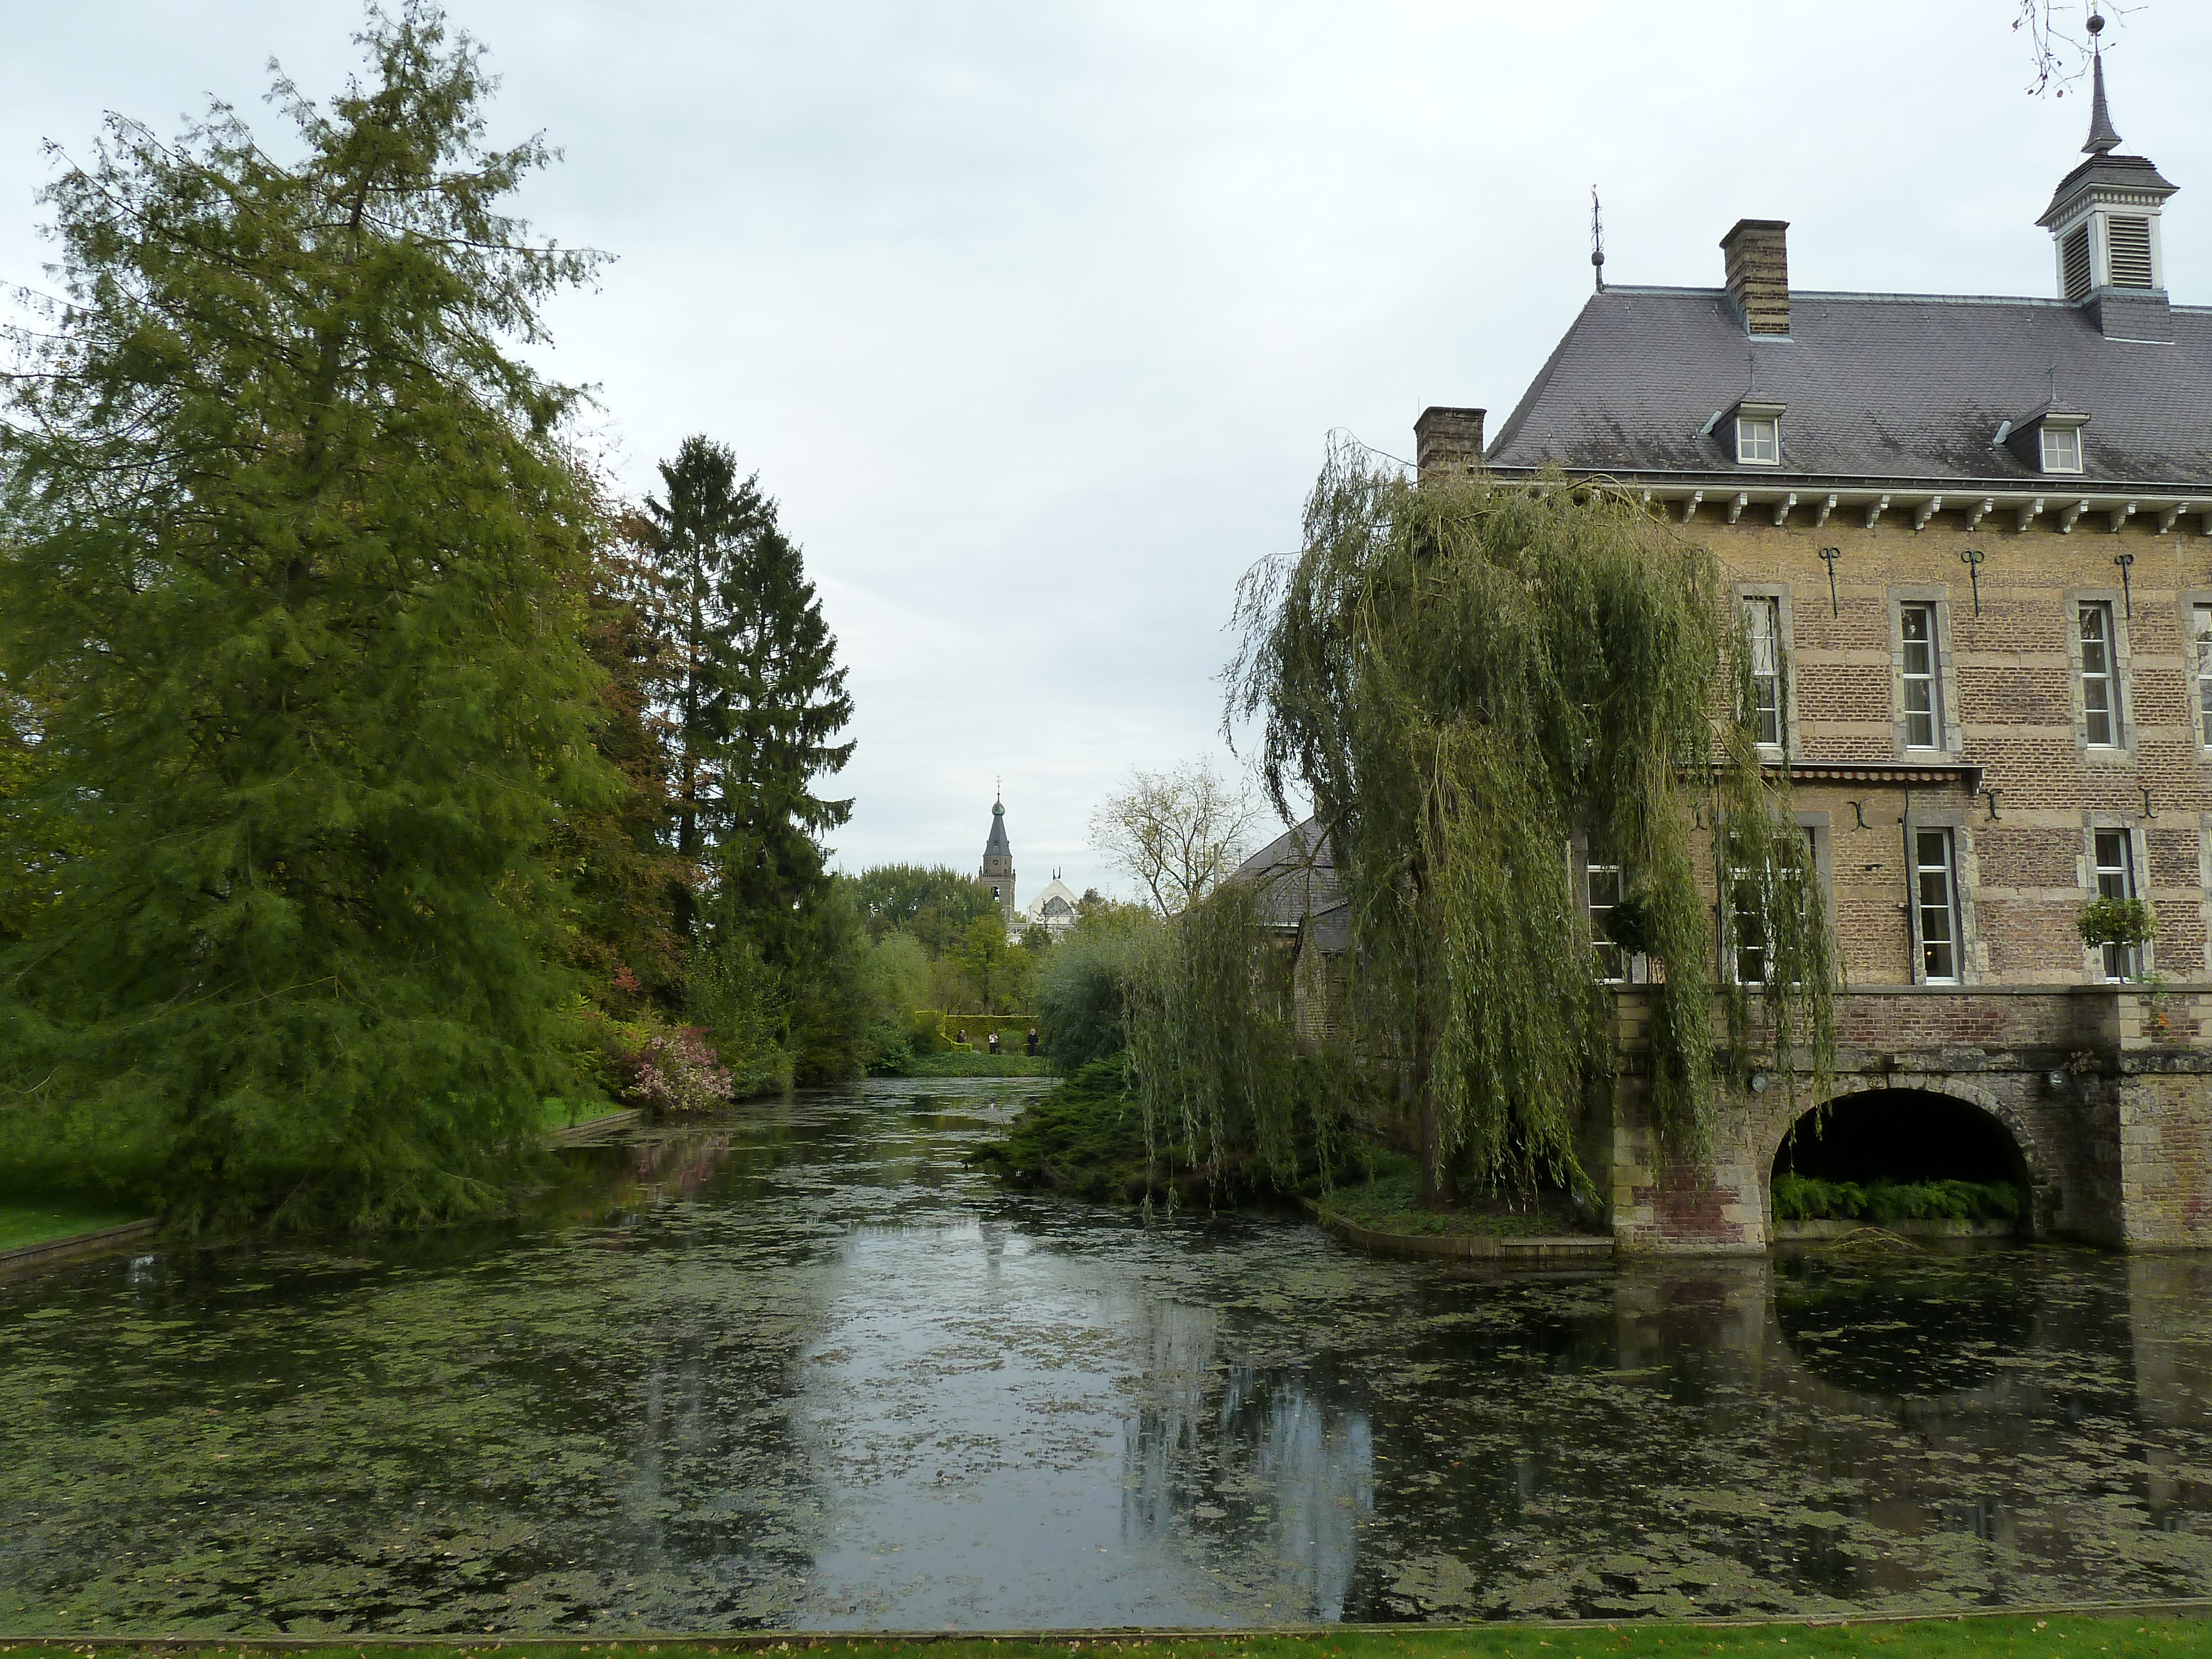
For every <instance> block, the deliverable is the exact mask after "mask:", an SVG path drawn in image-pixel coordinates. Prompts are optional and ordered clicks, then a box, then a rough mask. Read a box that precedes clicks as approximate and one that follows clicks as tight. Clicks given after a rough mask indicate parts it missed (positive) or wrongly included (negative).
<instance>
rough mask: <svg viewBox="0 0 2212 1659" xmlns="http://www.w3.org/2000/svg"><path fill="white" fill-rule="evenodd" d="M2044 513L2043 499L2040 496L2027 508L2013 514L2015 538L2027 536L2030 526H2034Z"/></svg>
mask: <svg viewBox="0 0 2212 1659" xmlns="http://www.w3.org/2000/svg"><path fill="white" fill-rule="evenodd" d="M2042 513H2043V497H2042V496H2040V495H2038V496H2037V497H2036V498H2035V499H2034V500H2033V501H2030V502H2029V503H2028V504H2027V506H2026V507H2021V509H2020V511H2019V512H2017V513H2014V514H2013V524H2012V529H2013V534H2015V536H2025V535H2026V534H2027V527H2028V526H2030V525H2032V524H2033V523H2034V522H2035V521H2036V520H2037V519H2038V518H2039V517H2041V516H2042Z"/></svg>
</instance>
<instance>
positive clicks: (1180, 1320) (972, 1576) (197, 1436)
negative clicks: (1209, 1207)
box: [0, 1083, 2212, 1634]
mask: <svg viewBox="0 0 2212 1659" xmlns="http://www.w3.org/2000/svg"><path fill="white" fill-rule="evenodd" d="M1032 1086H1033V1085H1025V1084H1011V1085H1010V1084H993V1083H954V1084H948V1083H932V1084H927V1085H921V1084H870V1085H866V1086H864V1087H860V1088H857V1089H854V1090H851V1091H840V1092H836V1093H833V1094H826V1095H821V1096H814V1097H802V1098H800V1099H799V1100H797V1101H795V1102H793V1103H788V1104H784V1105H776V1106H770V1107H765V1108H759V1109H749V1110H747V1111H746V1112H745V1113H744V1114H743V1115H740V1116H738V1117H736V1118H733V1119H732V1121H729V1122H727V1123H726V1124H721V1125H717V1126H714V1127H711V1128H706V1129H694V1130H688V1131H685V1132H683V1133H671V1134H666V1135H660V1136H654V1137H650V1138H647V1139H644V1140H641V1141H639V1142H637V1143H635V1144H627V1145H609V1146H603V1147H593V1148H582V1149H578V1150H576V1151H574V1152H572V1153H571V1154H569V1156H570V1157H572V1158H574V1160H575V1163H576V1164H577V1175H576V1180H575V1182H574V1185H573V1187H572V1188H568V1189H566V1190H564V1191H562V1192H561V1193H559V1194H553V1195H550V1197H549V1199H548V1200H547V1202H546V1203H545V1205H544V1206H543V1210H544V1212H543V1213H542V1214H540V1215H538V1217H536V1218H533V1219H532V1220H530V1221H528V1222H526V1223H523V1224H520V1225H512V1226H504V1227H500V1228H496V1229H480V1230H474V1231H465V1232H454V1233H446V1234H441V1235H437V1236H435V1237H428V1238H416V1239H411V1240H406V1241H399V1242H391V1243H376V1244H364V1243H360V1242H358V1241H349V1242H346V1243H341V1244H337V1245H330V1246H304V1245H300V1244H296V1243H295V1244H289V1245H279V1246H262V1247H257V1248H254V1249H233V1250H228V1251H221V1252H210V1253H190V1252H175V1251H164V1252H161V1253H157V1254H155V1255H147V1256H142V1257H140V1258H137V1259H136V1260H118V1261H103V1262H99V1263H94V1264H91V1265H87V1266H82V1267H76V1268H72V1269H66V1270H60V1271H57V1272H54V1273H49V1274H47V1275H46V1276H44V1277H41V1278H40V1279H34V1280H16V1281H12V1282H0V1632H9V1633H15V1634H27V1633H35V1632H101V1631H116V1630H129V1631H132V1632H149V1633H187V1632H239V1633H267V1632H280V1631H281V1632H294V1633H298V1634H314V1633H324V1632H356V1631H368V1630H380V1631H387V1632H534V1631H547V1632H551V1631H592V1632H617V1631H643V1630H655V1631H677V1630H731V1629H744V1628H758V1627H782V1626H790V1627H798V1628H805V1629H848V1628H869V1627H874V1628H898V1629H915V1628H928V1627H945V1626H956V1627H960V1628H968V1629H1007V1628H1018V1627H1034V1626H1076V1625H1205V1624H1226V1623H1234V1624H1266V1623H1277V1622H1279V1623H1304V1622H1308V1621H1312V1620H1338V1619H1350V1620H1398V1619H1402V1620H1425V1619H1464V1618H1468V1617H1508V1616H1516V1615H1581V1616H1602V1617H1606V1618H1618V1617H1622V1616H1630V1615H1636V1614H1691V1613H1763V1612H1773V1613H1783V1612H1820V1611H1837V1610H1842V1609H1846V1608H1857V1609H1875V1608H1884V1609H1897V1608H1905V1607H1971V1606H1996V1605H2002V1604H2005V1603H2008V1602H2023V1601H2057V1600H2063V1599H2069V1598H2092V1597H2093V1598H2113V1597H2171V1596H2185V1595H2205V1594H2208V1593H2212V1540H2208V1538H2207V1537H2206V1532H2207V1530H2208V1529H2212V1518H2208V1513H2207V1510H2208V1504H2209V1503H2212V1488H2208V1486H2207V1484H2206V1482H2207V1471H2208V1470H2212V1442H2209V1441H2208V1421H2212V1419H2208V1411H2207V1399H2208V1394H2207V1389H2208V1382H2212V1313H2208V1311H2207V1309H2208V1293H2212V1266H2208V1265H2207V1264H2204V1263H2202V1262H2200V1261H2198V1260H2197V1259H2196V1258H2193V1257H2142V1258H2136V1259H2127V1258H2123V1257H2118V1256H2112V1255H2097V1254H2093V1253H2088V1252H2083V1251H2074V1250H2067V1249H2003V1250H1995V1251H1988V1250H1985V1251H1980V1252H1977V1253H1974V1254H1971V1255H1936V1254H1930V1253H1924V1252H1911V1251H1900V1252H1897V1253H1894V1254H1892V1255H1879V1256H1876V1257H1875V1258H1873V1259H1871V1260H1869V1259H1867V1258H1864V1257H1860V1256H1852V1257H1834V1256H1827V1257H1820V1256H1810V1257H1805V1258H1799V1259H1793V1260H1784V1261H1779V1262H1777V1263H1769V1262H1766V1261H1699V1262H1682V1263H1674V1264H1670V1265H1668V1264H1662V1265H1649V1266H1638V1267H1621V1268H1610V1267H1608V1268H1602V1269H1594V1270H1578V1271H1571V1272H1558V1271H1554V1272H1548V1273H1504V1274H1499V1273H1484V1272H1481V1271H1480V1270H1477V1269H1474V1268H1471V1267H1453V1266H1449V1265H1442V1264H1436V1263H1427V1262H1399V1261H1378V1260H1374V1259H1370V1258H1368V1257H1365V1256H1362V1255H1358V1254H1357V1253H1355V1252H1352V1251H1351V1250H1349V1249H1346V1248H1344V1247H1342V1246H1340V1245H1339V1244H1337V1243H1335V1242H1334V1241H1333V1240H1331V1239H1329V1238H1328V1237H1326V1236H1324V1235H1323V1234H1322V1233H1321V1232H1319V1231H1317V1230H1316V1229H1314V1228H1312V1227H1310V1226H1307V1225H1303V1224H1301V1223H1298V1222H1297V1221H1294V1220H1291V1219H1287V1218H1282V1219H1278V1218H1264V1217H1253V1216H1234V1217H1218V1218H1211V1217H1207V1216H1204V1215H1193V1214H1182V1215H1176V1216H1155V1217H1153V1218H1151V1219H1150V1221H1149V1222H1147V1221H1146V1219H1145V1218H1141V1217H1139V1216H1137V1215H1135V1214H1133V1213H1132V1212H1126V1211H1120V1210H1114V1209H1106V1208H1097V1207H1092V1206H1073V1205H1066V1204H1060V1203H1058V1202H1054V1201H1051V1200H1041V1199H1031V1198H1027V1197H1023V1196H1020V1195H1017V1194H1008V1193H1006V1192H1004V1191H1002V1190H1000V1188H997V1187H996V1186H995V1185H994V1184H993V1183H992V1182H989V1181H988V1180H987V1178H985V1177H983V1176H979V1175H977V1174H975V1173H974V1172H972V1171H971V1170H969V1169H968V1168H967V1166H966V1165H965V1164H964V1163H963V1154H964V1153H965V1152H966V1151H967V1150H968V1148H969V1146H972V1145H973V1144H974V1143H975V1140H976V1139H979V1138H981V1137H982V1136H984V1135H986V1134H988V1133H994V1132H995V1131H996V1130H998V1129H999V1128H1000V1127H1002V1126H1003V1125H1004V1123H1005V1122H1006V1121H1007V1120H1008V1119H1009V1118H1010V1117H1011V1116H1012V1114H1013V1112H1014V1111H1015V1110H1017V1109H1018V1107H1019V1105H1020V1104H1021V1103H1022V1102H1023V1101H1024V1099H1025V1098H1027V1097H1028V1096H1029V1094H1030V1092H1031V1091H1032Z"/></svg>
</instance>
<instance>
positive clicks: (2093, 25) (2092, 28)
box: [2089, 12, 2105, 34]
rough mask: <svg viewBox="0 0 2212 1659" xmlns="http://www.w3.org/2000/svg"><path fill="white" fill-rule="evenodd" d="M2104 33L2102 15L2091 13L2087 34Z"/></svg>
mask: <svg viewBox="0 0 2212 1659" xmlns="http://www.w3.org/2000/svg"><path fill="white" fill-rule="evenodd" d="M2104 32H2105V20H2104V17H2103V15H2101V14H2100V13H2098V12H2091V13H2090V14H2089V33H2092V34H2102V33H2104Z"/></svg>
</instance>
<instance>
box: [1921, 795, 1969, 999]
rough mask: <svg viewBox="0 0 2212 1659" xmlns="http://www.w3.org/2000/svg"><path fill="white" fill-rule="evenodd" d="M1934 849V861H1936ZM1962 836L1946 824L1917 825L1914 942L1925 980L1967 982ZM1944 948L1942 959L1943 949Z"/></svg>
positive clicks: (1930, 983) (1933, 983)
mask: <svg viewBox="0 0 2212 1659" xmlns="http://www.w3.org/2000/svg"><path fill="white" fill-rule="evenodd" d="M1931 855H1932V859H1933V861H1932V862H1931V861H1930V860H1931ZM1958 858H1959V854H1958V842H1957V841H1956V839H1955V838H1954V836H1953V834H1952V832H1951V830H1949V829H1947V828H1945V827H1943V826H1942V825H1940V824H1923V825H1919V826H1916V827H1915V828H1914V829H1913V831H1912V923H1913V948H1914V949H1915V950H1916V951H1917V952H1918V953H1919V957H1920V981H1921V983H1922V984H1923V985H1957V984H1960V983H1962V982H1963V975H1962V974H1961V973H1960V963H1961V962H1962V960H1963V955H1964V953H1963V951H1961V949H1960V946H1961V945H1962V943H1963V941H1961V939H1960V936H1959V935H1960V915H1959V863H1958ZM1939 951H1940V952H1942V957H1941V958H1940V959H1939V957H1938V955H1937V953H1938V952H1939Z"/></svg>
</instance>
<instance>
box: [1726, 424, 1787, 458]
mask: <svg viewBox="0 0 2212 1659" xmlns="http://www.w3.org/2000/svg"><path fill="white" fill-rule="evenodd" d="M1735 459H1736V462H1737V464H1738V465H1741V466H1779V465H1782V417H1781V416H1779V415H1739V416H1736V417H1735Z"/></svg>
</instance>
